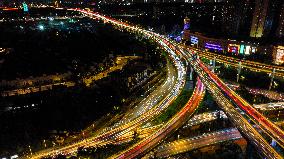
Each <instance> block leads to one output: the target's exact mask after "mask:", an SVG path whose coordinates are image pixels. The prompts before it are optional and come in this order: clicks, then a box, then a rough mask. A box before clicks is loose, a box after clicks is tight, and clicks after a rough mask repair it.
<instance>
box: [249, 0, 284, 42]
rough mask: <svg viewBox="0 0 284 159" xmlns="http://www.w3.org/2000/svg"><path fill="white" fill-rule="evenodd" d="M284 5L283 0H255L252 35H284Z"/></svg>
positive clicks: (256, 36) (258, 36)
mask: <svg viewBox="0 0 284 159" xmlns="http://www.w3.org/2000/svg"><path fill="white" fill-rule="evenodd" d="M283 5H284V1H283V0H255V9H254V14H253V20H252V24H251V32H250V37H254V38H260V37H281V36H283V28H284V22H283V20H284V18H283V16H284V11H283V9H284V6H283Z"/></svg>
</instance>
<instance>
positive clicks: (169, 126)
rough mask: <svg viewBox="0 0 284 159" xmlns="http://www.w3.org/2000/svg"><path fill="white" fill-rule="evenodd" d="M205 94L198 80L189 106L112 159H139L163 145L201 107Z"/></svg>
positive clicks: (188, 103)
mask: <svg viewBox="0 0 284 159" xmlns="http://www.w3.org/2000/svg"><path fill="white" fill-rule="evenodd" d="M204 94H205V87H204V85H203V83H202V82H201V81H200V80H198V81H197V84H196V87H195V89H194V92H193V94H192V96H191V98H190V99H189V101H188V102H187V104H186V105H185V106H184V107H183V108H182V109H181V110H180V111H179V112H178V113H177V114H176V115H175V116H174V117H172V118H171V119H170V120H169V121H168V122H167V123H165V124H164V125H163V126H162V127H161V128H160V129H159V130H157V131H156V132H155V133H153V134H152V135H150V136H149V137H147V138H145V139H143V140H142V141H139V142H138V143H136V144H135V145H133V146H131V147H130V148H128V149H127V150H125V151H123V152H120V153H119V154H116V155H114V156H111V157H110V158H112V159H132V158H137V157H138V156H139V155H142V154H144V153H146V152H148V151H149V150H151V149H152V148H154V147H155V146H156V145H158V144H159V143H161V142H162V141H163V140H164V139H165V138H166V137H167V136H169V135H170V134H172V133H173V132H174V131H175V130H177V129H178V128H180V127H181V126H182V125H183V124H184V123H185V122H186V121H187V120H188V119H189V118H190V117H191V115H192V114H193V113H194V111H195V110H196V108H197V107H198V106H199V104H200V102H201V101H202V99H203V97H204Z"/></svg>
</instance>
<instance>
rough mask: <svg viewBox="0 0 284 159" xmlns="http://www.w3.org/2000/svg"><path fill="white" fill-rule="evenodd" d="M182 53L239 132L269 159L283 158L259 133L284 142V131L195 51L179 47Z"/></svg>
mask: <svg viewBox="0 0 284 159" xmlns="http://www.w3.org/2000/svg"><path fill="white" fill-rule="evenodd" d="M180 50H181V52H183V54H184V55H185V56H187V57H188V59H189V60H190V64H191V66H192V67H193V68H194V70H195V71H196V72H197V74H198V75H199V76H200V78H201V80H202V81H203V83H204V84H205V85H206V87H207V89H208V90H209V92H210V93H211V94H212V95H213V97H214V98H215V100H216V101H217V103H218V104H219V106H220V107H221V108H222V109H223V110H224V112H225V113H226V115H227V116H228V117H229V118H230V119H231V121H232V122H233V123H234V124H235V125H236V126H237V127H238V129H240V131H242V132H243V133H244V134H246V137H247V138H248V139H250V140H251V142H252V143H254V144H255V146H256V147H257V148H258V149H259V150H260V152H262V153H263V155H264V156H266V157H267V158H282V156H281V155H280V154H279V153H278V152H277V151H276V150H275V149H274V148H273V147H272V146H271V145H270V144H269V142H268V141H267V140H266V138H265V137H264V136H263V134H260V133H262V132H259V131H258V130H260V129H262V130H263V131H264V132H265V134H268V135H269V136H270V137H271V138H273V139H275V140H276V141H277V142H279V143H282V141H283V138H282V137H281V135H282V130H281V129H280V128H278V127H277V126H276V125H275V124H273V123H272V122H270V121H269V120H268V119H266V118H265V117H264V116H263V115H261V114H260V113H259V112H258V111H256V110H255V109H254V108H253V107H252V106H251V105H250V104H248V103H247V102H245V101H244V100H243V99H242V98H241V97H240V96H239V95H237V94H236V93H235V92H234V91H232V90H231V89H229V88H228V87H227V86H226V85H225V84H224V82H222V81H221V80H220V79H219V78H218V77H217V76H216V75H215V74H214V73H213V72H211V71H210V70H209V69H208V68H207V66H206V65H205V64H204V63H203V62H202V61H200V60H199V59H196V58H193V57H192V56H193V54H194V53H193V52H189V51H190V50H185V49H184V48H183V47H180ZM254 125H256V126H259V129H256V128H255V126H254Z"/></svg>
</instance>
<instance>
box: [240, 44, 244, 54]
mask: <svg viewBox="0 0 284 159" xmlns="http://www.w3.org/2000/svg"><path fill="white" fill-rule="evenodd" d="M244 53H245V45H241V46H240V54H244Z"/></svg>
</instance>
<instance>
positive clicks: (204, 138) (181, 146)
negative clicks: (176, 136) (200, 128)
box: [155, 128, 242, 158]
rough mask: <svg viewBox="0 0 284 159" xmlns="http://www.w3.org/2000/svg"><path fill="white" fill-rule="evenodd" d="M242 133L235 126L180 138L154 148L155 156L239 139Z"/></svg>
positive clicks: (173, 153)
mask: <svg viewBox="0 0 284 159" xmlns="http://www.w3.org/2000/svg"><path fill="white" fill-rule="evenodd" d="M241 138H242V135H241V134H240V132H239V131H238V129H236V128H230V129H225V130H221V131H216V132H211V133H206V134H203V135H200V136H196V137H193V138H188V139H180V140H176V141H173V142H170V143H167V144H162V145H161V146H158V147H157V148H156V149H155V152H156V157H158V158H166V157H169V156H172V155H176V154H180V153H184V152H188V151H192V150H195V149H198V148H202V147H205V146H209V145H213V144H217V143H221V142H225V141H228V140H237V139H241Z"/></svg>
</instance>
